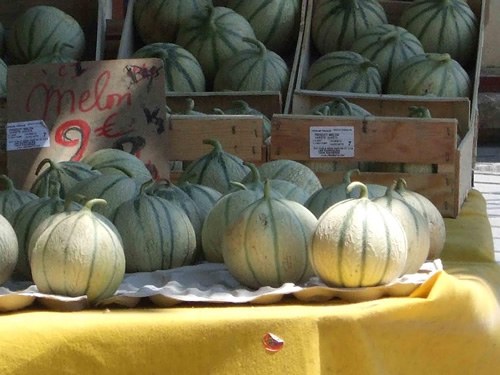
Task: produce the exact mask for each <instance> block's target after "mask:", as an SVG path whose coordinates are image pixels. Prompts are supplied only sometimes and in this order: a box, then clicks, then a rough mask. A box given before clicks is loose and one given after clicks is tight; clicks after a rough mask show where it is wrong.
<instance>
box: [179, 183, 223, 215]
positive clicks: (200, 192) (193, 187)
mask: <svg viewBox="0 0 500 375" xmlns="http://www.w3.org/2000/svg"><path fill="white" fill-rule="evenodd" d="M178 186H179V188H180V189H181V190H182V191H184V192H185V193H186V194H187V195H188V196H189V197H190V198H191V199H192V200H193V201H194V203H195V204H196V207H198V211H199V212H200V216H201V218H202V222H205V219H206V218H207V215H208V213H209V212H210V211H211V210H212V208H213V207H214V206H215V203H216V202H217V201H218V200H219V199H220V198H221V197H222V194H221V193H220V192H218V191H217V190H215V189H212V188H211V187H208V186H203V185H199V184H191V183H189V182H185V183H183V184H181V185H178Z"/></svg>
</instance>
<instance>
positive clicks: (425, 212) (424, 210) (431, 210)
mask: <svg viewBox="0 0 500 375" xmlns="http://www.w3.org/2000/svg"><path fill="white" fill-rule="evenodd" d="M395 190H396V192H398V193H399V194H400V195H401V196H402V197H403V199H404V200H405V202H406V203H408V204H409V205H410V206H412V207H413V208H415V209H416V210H417V211H418V212H420V214H422V216H423V217H424V218H425V219H426V221H427V223H428V225H429V230H430V248H429V255H428V259H431V260H433V259H437V258H439V255H441V252H442V251H443V248H444V244H445V242H446V227H445V224H444V219H443V216H442V215H441V213H440V212H439V210H438V209H437V207H436V206H435V205H434V204H433V203H432V202H431V201H430V200H429V199H427V198H426V197H424V196H423V195H422V194H419V193H416V192H414V191H411V190H409V189H407V187H406V181H405V180H404V179H402V178H400V179H398V182H397V185H396V189H395Z"/></svg>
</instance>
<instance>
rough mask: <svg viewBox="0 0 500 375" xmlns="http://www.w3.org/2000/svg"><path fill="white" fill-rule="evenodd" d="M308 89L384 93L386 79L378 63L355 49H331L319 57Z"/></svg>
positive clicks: (313, 67)
mask: <svg viewBox="0 0 500 375" xmlns="http://www.w3.org/2000/svg"><path fill="white" fill-rule="evenodd" d="M305 88H306V89H307V90H316V91H344V92H357V93H365V94H381V93H382V78H381V76H380V73H379V71H378V69H377V66H376V65H375V64H374V63H373V62H371V61H370V60H368V59H366V58H364V57H363V56H361V55H360V54H358V53H356V52H351V51H337V52H330V53H328V54H326V55H324V56H322V57H320V58H319V59H318V60H316V61H315V62H314V63H313V64H312V65H311V67H310V68H309V71H308V72H307V77H306V82H305Z"/></svg>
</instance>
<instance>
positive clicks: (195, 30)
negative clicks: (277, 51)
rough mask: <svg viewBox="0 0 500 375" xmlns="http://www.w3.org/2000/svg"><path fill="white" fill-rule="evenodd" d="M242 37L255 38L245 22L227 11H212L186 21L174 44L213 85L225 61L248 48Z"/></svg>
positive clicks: (240, 17) (196, 15)
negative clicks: (183, 51)
mask: <svg viewBox="0 0 500 375" xmlns="http://www.w3.org/2000/svg"><path fill="white" fill-rule="evenodd" d="M245 37H247V38H255V33H254V31H253V29H252V26H250V24H249V23H248V21H247V20H246V19H245V18H243V17H242V16H240V15H239V14H238V13H236V12H235V11H233V10H231V9H229V8H224V7H215V8H210V9H209V12H208V13H205V12H201V13H197V14H194V15H192V16H191V17H190V19H189V20H186V22H184V23H183V24H182V26H181V27H180V29H179V33H178V35H177V38H176V42H175V43H176V44H178V45H180V46H182V47H184V48H185V49H187V50H188V51H190V52H191V53H192V54H193V55H194V57H195V58H196V59H197V60H198V62H199V63H200V65H201V67H202V69H203V72H204V73H205V78H206V79H207V80H208V81H210V82H212V81H213V79H214V77H215V74H216V73H217V70H219V68H220V66H221V64H222V63H223V61H224V60H226V59H228V58H229V57H231V56H233V55H235V54H236V53H238V52H239V51H242V50H245V49H247V48H248V44H247V43H246V42H245V41H243V38H245Z"/></svg>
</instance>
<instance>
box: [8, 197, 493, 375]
mask: <svg viewBox="0 0 500 375" xmlns="http://www.w3.org/2000/svg"><path fill="white" fill-rule="evenodd" d="M484 217H485V207H484V200H483V199H482V197H481V195H480V194H478V193H477V192H472V193H471V194H470V196H469V199H468V200H467V202H466V206H465V207H464V216H463V217H459V218H458V219H456V220H447V229H448V230H449V233H450V235H449V236H448V237H449V240H448V242H449V243H448V244H447V248H446V262H445V271H442V272H440V273H438V274H436V275H435V276H434V277H432V278H431V279H430V280H428V281H427V282H426V283H425V284H424V285H422V286H421V287H419V288H418V289H417V290H415V292H414V293H413V294H412V295H411V296H410V297H405V298H384V299H380V300H376V301H370V302H364V303H356V304H349V303H345V302H342V301H339V300H335V301H330V302H329V303H324V304H313V303H311V304H302V303H300V302H298V301H297V300H295V299H294V298H291V297H290V298H287V299H285V301H283V302H282V303H280V304H277V305H272V306H250V305H245V306H212V305H202V306H200V305H183V306H181V307H172V308H154V307H147V308H146V307H145V308H134V309H120V308H112V309H111V311H109V312H108V311H105V310H91V311H84V312H76V313H57V312H48V311H44V310H43V309H41V308H39V309H31V310H24V311H21V312H17V313H11V314H6V315H2V316H0V338H1V339H0V353H1V355H0V374H1V375H10V374H23V375H24V374H36V375H44V374H51V375H53V374H141V375H142V374H183V375H191V374H193V375H195V374H196V375H198V374H252V375H259V374H286V375H292V374H300V375H308V374H314V375H317V374H331V375H338V374H342V375H351V374H352V375H372V374H373V375H392V374H397V375H412V374H419V375H420V374H431V375H433V374H439V375H448V374H449V375H467V374H474V375H489V374H497V373H499V371H500V320H499V318H500V314H499V311H500V309H499V302H498V295H497V290H498V289H499V287H500V269H499V266H497V265H496V264H495V263H494V262H491V261H488V259H490V258H491V259H492V254H490V253H493V248H492V241H490V239H488V238H486V239H485V238H483V236H486V237H487V236H488V235H489V236H490V237H491V229H490V226H489V224H488V223H487V221H485V220H482V219H483V218H484ZM463 222H466V223H467V224H468V225H472V226H473V230H471V229H469V227H468V226H467V225H464V224H463ZM458 237H460V238H458ZM450 243H452V244H453V246H451V245H450ZM267 332H271V333H274V334H276V335H277V336H278V337H280V338H282V339H283V340H284V341H285V344H284V347H283V349H282V350H281V351H279V352H276V353H270V352H267V351H266V350H265V349H264V347H263V345H262V343H261V339H262V337H263V336H264V335H265V334H266V333H267Z"/></svg>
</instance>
